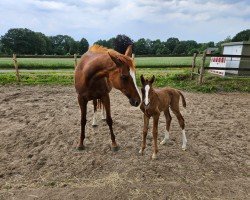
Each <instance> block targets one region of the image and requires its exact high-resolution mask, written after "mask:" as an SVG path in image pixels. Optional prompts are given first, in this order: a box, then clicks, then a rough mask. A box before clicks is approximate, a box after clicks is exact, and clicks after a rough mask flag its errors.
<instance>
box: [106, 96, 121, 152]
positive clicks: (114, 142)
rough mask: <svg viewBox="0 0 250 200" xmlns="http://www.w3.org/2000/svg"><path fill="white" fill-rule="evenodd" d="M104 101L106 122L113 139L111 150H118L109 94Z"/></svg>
mask: <svg viewBox="0 0 250 200" xmlns="http://www.w3.org/2000/svg"><path fill="white" fill-rule="evenodd" d="M102 103H103V105H104V107H105V110H106V122H107V124H108V126H109V130H110V135H111V141H112V146H111V150H112V151H117V150H118V146H117V144H116V141H115V135H114V133H113V127H112V125H113V120H112V118H111V112H110V99H109V94H106V95H105V96H103V97H102Z"/></svg>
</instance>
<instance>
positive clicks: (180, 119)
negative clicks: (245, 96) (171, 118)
mask: <svg viewBox="0 0 250 200" xmlns="http://www.w3.org/2000/svg"><path fill="white" fill-rule="evenodd" d="M171 110H172V111H173V113H174V114H175V116H176V117H177V119H178V122H179V125H180V127H181V129H182V150H184V151H185V150H186V148H187V138H186V133H185V121H184V118H183V116H182V114H181V113H180V110H179V105H178V106H175V107H171Z"/></svg>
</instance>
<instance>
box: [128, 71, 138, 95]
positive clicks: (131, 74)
mask: <svg viewBox="0 0 250 200" xmlns="http://www.w3.org/2000/svg"><path fill="white" fill-rule="evenodd" d="M129 73H130V76H131V77H132V79H133V82H134V85H135V88H136V90H137V92H138V94H139V96H140V99H141V93H140V92H139V89H138V87H137V84H136V79H135V72H134V71H132V70H131V69H130V70H129Z"/></svg>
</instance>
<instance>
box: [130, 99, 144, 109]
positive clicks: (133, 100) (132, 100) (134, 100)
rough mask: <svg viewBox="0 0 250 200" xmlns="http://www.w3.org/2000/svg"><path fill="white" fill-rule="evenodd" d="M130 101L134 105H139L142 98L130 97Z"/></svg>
mask: <svg viewBox="0 0 250 200" xmlns="http://www.w3.org/2000/svg"><path fill="white" fill-rule="evenodd" d="M129 103H130V104H131V105H132V106H135V107H137V106H139V105H140V103H141V102H140V100H137V99H132V98H130V99H129Z"/></svg>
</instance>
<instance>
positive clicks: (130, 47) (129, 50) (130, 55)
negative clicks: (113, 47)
mask: <svg viewBox="0 0 250 200" xmlns="http://www.w3.org/2000/svg"><path fill="white" fill-rule="evenodd" d="M124 55H125V56H128V57H130V58H132V44H131V45H129V46H128V48H127V50H126V52H125V54H124Z"/></svg>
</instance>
